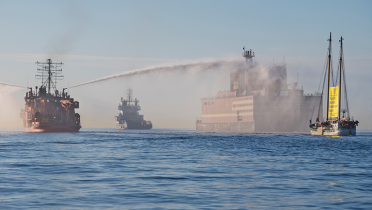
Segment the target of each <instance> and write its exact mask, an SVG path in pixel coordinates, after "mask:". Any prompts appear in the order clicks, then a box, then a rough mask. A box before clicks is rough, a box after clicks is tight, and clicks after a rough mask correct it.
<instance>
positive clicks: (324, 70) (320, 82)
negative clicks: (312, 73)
mask: <svg viewBox="0 0 372 210" xmlns="http://www.w3.org/2000/svg"><path fill="white" fill-rule="evenodd" d="M327 54H328V53H327ZM326 65H327V57H326V58H325V61H324V65H323V71H322V74H321V76H320V81H319V86H318V90H317V93H319V92H320V86H321V84H322V78H323V74H325V72H326ZM322 97H323V91H322V95H321V97H320V101H321V100H322ZM316 104H317V100H316V99H315V102H314V106H313V111H312V113H311V119H313V116H314V112H315V106H316ZM319 106H320V105H319ZM318 117H319V113H318Z"/></svg>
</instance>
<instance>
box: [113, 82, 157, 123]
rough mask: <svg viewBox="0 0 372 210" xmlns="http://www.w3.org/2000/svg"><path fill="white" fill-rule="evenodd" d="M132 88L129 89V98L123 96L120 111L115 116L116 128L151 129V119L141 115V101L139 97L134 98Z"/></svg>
mask: <svg viewBox="0 0 372 210" xmlns="http://www.w3.org/2000/svg"><path fill="white" fill-rule="evenodd" d="M132 94H133V91H132V89H128V91H127V100H123V97H122V98H121V104H119V107H118V109H119V110H120V113H119V114H118V115H117V116H115V119H116V128H117V129H151V128H152V123H151V121H145V120H144V119H143V115H140V114H139V113H138V111H140V110H141V107H140V106H139V101H138V100H137V99H135V100H133V97H132Z"/></svg>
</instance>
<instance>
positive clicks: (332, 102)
mask: <svg viewBox="0 0 372 210" xmlns="http://www.w3.org/2000/svg"><path fill="white" fill-rule="evenodd" d="M331 117H338V86H336V87H330V88H329V112H328V118H331Z"/></svg>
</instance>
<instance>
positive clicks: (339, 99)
mask: <svg viewBox="0 0 372 210" xmlns="http://www.w3.org/2000/svg"><path fill="white" fill-rule="evenodd" d="M342 40H343V38H342V36H341V39H340V44H341V45H340V67H339V73H338V74H339V78H338V80H339V82H338V121H340V120H341V73H342V54H343V50H342Z"/></svg>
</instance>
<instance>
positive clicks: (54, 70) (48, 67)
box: [35, 59, 63, 94]
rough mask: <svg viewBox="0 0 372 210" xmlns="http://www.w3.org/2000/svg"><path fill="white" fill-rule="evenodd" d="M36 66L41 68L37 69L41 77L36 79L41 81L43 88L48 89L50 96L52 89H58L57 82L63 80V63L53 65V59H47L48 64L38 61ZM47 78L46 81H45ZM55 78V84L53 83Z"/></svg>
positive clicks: (37, 76)
mask: <svg viewBox="0 0 372 210" xmlns="http://www.w3.org/2000/svg"><path fill="white" fill-rule="evenodd" d="M36 64H37V65H38V66H39V67H40V68H38V69H37V71H38V72H39V73H41V74H40V75H36V77H35V78H36V79H41V87H43V86H44V87H45V88H47V89H48V94H50V89H51V88H53V89H56V88H57V87H56V83H57V80H61V79H63V75H60V74H61V73H62V68H61V66H62V65H63V63H62V62H61V63H53V62H52V59H47V62H39V61H37V62H36ZM45 78H46V79H45ZM53 78H54V79H55V82H53Z"/></svg>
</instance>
